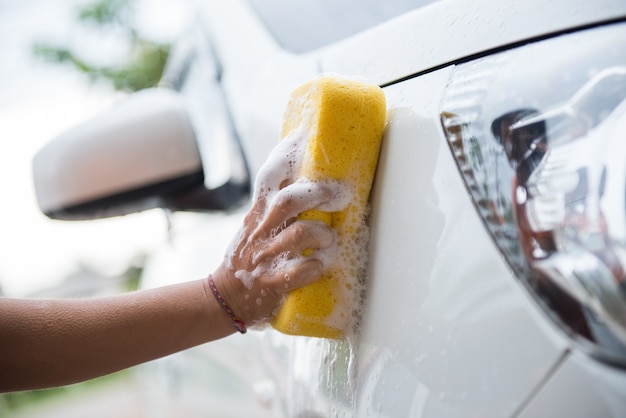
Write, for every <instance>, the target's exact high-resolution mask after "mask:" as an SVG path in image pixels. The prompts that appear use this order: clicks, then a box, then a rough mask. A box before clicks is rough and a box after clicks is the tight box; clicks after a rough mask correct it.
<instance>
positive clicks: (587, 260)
mask: <svg viewBox="0 0 626 418" xmlns="http://www.w3.org/2000/svg"><path fill="white" fill-rule="evenodd" d="M441 122H442V126H443V129H444V131H445V133H446V136H447V138H448V141H449V144H450V148H451V150H452V153H453V155H454V158H455V159H456V162H457V164H458V167H459V170H460V172H461V174H462V176H463V178H464V180H465V183H466V185H467V188H468V190H469V191H470V193H471V196H472V198H473V199H474V202H475V206H476V208H477V210H478V212H479V213H480V215H481V217H482V219H483V220H484V223H485V225H486V227H487V229H488V230H489V232H490V233H491V235H492V237H493V239H494V241H495V243H496V244H497V246H498V247H499V249H500V250H501V252H502V254H503V255H504V257H505V258H506V260H507V261H508V263H509V264H510V266H511V267H512V269H513V270H514V272H515V273H516V275H517V276H518V277H519V278H520V280H521V281H522V282H523V283H524V284H526V285H527V286H526V287H527V288H528V289H529V290H530V292H531V293H532V294H533V295H535V296H537V298H536V300H537V301H538V302H539V304H540V305H541V306H542V307H543V308H545V310H546V311H547V312H548V313H549V314H550V317H551V318H553V319H555V320H556V321H557V323H558V324H559V327H561V328H563V329H565V330H567V331H568V333H569V334H570V335H571V336H572V337H574V338H573V339H574V340H575V341H577V342H579V343H581V344H580V345H579V347H582V348H583V349H586V350H587V351H588V352H589V353H591V354H592V355H595V356H598V357H599V358H602V359H605V360H608V361H611V362H614V363H618V364H621V365H626V24H623V23H622V24H614V25H611V26H605V27H600V28H595V29H589V30H586V31H581V32H577V33H573V34H567V35H562V36H559V37H555V38H552V39H546V40H543V41H540V42H535V43H531V44H527V45H525V46H521V47H519V48H516V49H513V50H509V51H506V52H502V53H499V54H495V55H492V56H488V57H485V58H481V59H477V60H475V61H471V62H468V63H465V64H459V65H457V66H456V68H455V69H454V71H453V73H452V78H451V80H450V83H449V85H448V87H447V90H446V96H445V98H444V102H443V105H442V113H441Z"/></svg>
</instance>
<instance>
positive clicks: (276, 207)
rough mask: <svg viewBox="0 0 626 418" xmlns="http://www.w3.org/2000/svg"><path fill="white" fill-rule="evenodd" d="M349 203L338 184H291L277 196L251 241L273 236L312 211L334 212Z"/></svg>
mask: <svg viewBox="0 0 626 418" xmlns="http://www.w3.org/2000/svg"><path fill="white" fill-rule="evenodd" d="M348 201H349V199H348V198H347V196H344V193H342V188H341V187H340V185H339V184H338V183H336V182H332V181H330V182H315V183H313V182H305V181H298V182H296V183H292V184H289V185H288V186H286V187H284V188H283V189H281V190H280V191H279V192H278V193H277V194H276V196H275V197H274V199H273V200H272V201H271V203H270V205H269V207H268V208H267V210H266V213H265V216H264V218H263V219H262V221H261V222H260V223H259V224H258V226H257V228H256V230H255V231H254V232H253V234H252V235H251V237H252V238H253V239H257V238H258V237H261V236H270V235H271V234H272V231H275V230H276V229H277V228H280V227H281V225H282V224H283V223H284V222H285V221H288V220H290V219H291V218H294V217H296V216H298V215H299V214H300V213H302V212H305V211H307V210H309V209H313V208H319V209H321V210H324V211H328V212H334V211H338V210H341V209H343V208H344V207H345V206H346V205H347V203H348Z"/></svg>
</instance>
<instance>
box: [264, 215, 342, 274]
mask: <svg viewBox="0 0 626 418" xmlns="http://www.w3.org/2000/svg"><path fill="white" fill-rule="evenodd" d="M334 241H335V234H334V232H333V230H332V229H331V228H330V227H328V226H327V225H326V224H324V223H323V222H316V221H297V222H294V223H293V224H291V225H289V226H288V227H287V228H286V229H284V230H283V231H282V232H281V233H280V234H277V235H276V236H275V237H274V238H273V239H272V240H271V242H269V243H268V245H266V246H265V247H263V248H262V249H261V250H260V251H258V252H257V253H256V254H255V255H254V257H253V259H252V261H253V263H254V264H258V263H259V262H261V261H262V260H263V259H265V258H273V257H277V256H279V255H280V254H282V253H285V254H287V255H291V254H294V255H300V254H302V253H303V252H304V251H305V250H306V249H323V248H328V247H330V246H331V245H332V244H333V243H334Z"/></svg>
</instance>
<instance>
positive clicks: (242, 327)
mask: <svg viewBox="0 0 626 418" xmlns="http://www.w3.org/2000/svg"><path fill="white" fill-rule="evenodd" d="M206 282H207V284H208V286H209V290H210V292H211V293H212V294H213V297H214V298H215V300H216V302H217V303H218V305H219V307H220V308H221V310H222V311H223V314H225V315H227V316H228V317H229V318H230V320H231V321H232V325H233V327H234V328H235V329H236V330H237V331H238V332H239V333H241V334H245V333H246V332H247V328H246V324H245V323H244V321H243V320H242V319H241V318H240V317H239V316H237V314H236V313H235V312H234V311H233V309H232V308H231V306H230V304H229V303H228V301H227V300H226V299H225V298H224V296H223V295H222V293H220V291H219V289H218V288H217V285H216V284H215V281H214V280H213V275H212V274H209V277H207V279H206Z"/></svg>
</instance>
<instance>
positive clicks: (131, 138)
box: [33, 89, 224, 219]
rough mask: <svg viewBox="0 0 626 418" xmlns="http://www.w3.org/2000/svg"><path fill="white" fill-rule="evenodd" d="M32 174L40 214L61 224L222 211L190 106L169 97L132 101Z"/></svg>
mask: <svg viewBox="0 0 626 418" xmlns="http://www.w3.org/2000/svg"><path fill="white" fill-rule="evenodd" d="M33 174H34V182H35V192H36V195H37V200H38V203H39V207H40V209H41V211H42V212H43V213H45V214H46V215H47V216H49V217H51V218H56V219H95V218H102V217H108V216H116V215H124V214H128V213H132V212H138V211H141V210H146V209H151V208H155V207H168V208H172V209H175V210H186V209H192V210H201V209H206V210H211V209H224V208H223V207H222V206H223V202H220V201H219V199H218V201H216V200H215V199H212V197H211V196H213V195H214V194H215V193H214V192H215V191H210V190H206V189H205V186H204V171H203V166H202V160H201V158H200V152H199V149H198V144H197V143H196V138H195V135H194V129H193V127H192V124H191V122H190V119H189V117H188V116H187V112H186V109H185V104H184V102H183V100H182V98H181V97H180V95H179V94H178V93H176V92H174V91H171V90H167V89H150V90H144V91H141V92H138V93H134V94H132V95H130V96H128V97H127V98H125V99H124V100H123V101H122V102H121V103H119V104H117V105H116V106H114V107H113V108H112V109H110V110H109V111H107V112H105V113H104V114H101V115H99V116H97V117H95V118H94V119H92V120H90V121H88V122H86V123H84V124H82V125H80V126H78V127H76V128H74V129H72V130H70V131H68V132H66V133H64V134H62V135H60V136H59V137H57V138H55V139H54V140H52V141H51V142H50V143H48V144H47V145H46V146H45V147H44V148H42V149H41V150H40V151H39V152H38V153H37V155H36V156H35V158H34V161H33Z"/></svg>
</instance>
